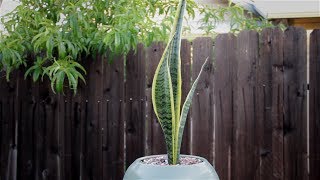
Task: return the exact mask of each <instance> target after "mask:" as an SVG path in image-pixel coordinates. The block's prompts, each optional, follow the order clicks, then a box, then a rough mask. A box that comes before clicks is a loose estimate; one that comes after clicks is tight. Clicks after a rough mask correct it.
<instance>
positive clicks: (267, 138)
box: [255, 29, 274, 180]
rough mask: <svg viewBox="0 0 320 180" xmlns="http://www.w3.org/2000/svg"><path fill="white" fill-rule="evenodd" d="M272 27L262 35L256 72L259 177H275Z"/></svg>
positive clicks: (267, 179)
mask: <svg viewBox="0 0 320 180" xmlns="http://www.w3.org/2000/svg"><path fill="white" fill-rule="evenodd" d="M272 34H273V30H272V29H264V30H263V31H262V33H261V35H260V42H259V44H260V45H259V59H258V62H257V71H256V72H257V74H256V76H257V77H256V78H257V79H256V125H257V126H256V132H255V135H256V137H257V141H256V143H255V145H256V149H257V150H258V152H257V153H258V155H259V156H258V157H257V158H258V159H259V164H257V166H258V168H257V169H258V170H257V171H258V172H257V174H256V178H257V179H266V180H269V179H273V175H272V172H273V165H272V162H273V159H272V155H273V154H272V127H273V126H272V111H271V109H272V108H271V107H272V82H273V81H272V65H273V61H272V58H273V55H272V50H273V49H274V48H272V46H273V43H272V42H271V37H272Z"/></svg>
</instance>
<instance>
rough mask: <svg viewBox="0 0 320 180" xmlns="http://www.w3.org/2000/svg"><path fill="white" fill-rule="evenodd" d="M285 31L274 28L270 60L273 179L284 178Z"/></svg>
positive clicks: (271, 37) (271, 38)
mask: <svg viewBox="0 0 320 180" xmlns="http://www.w3.org/2000/svg"><path fill="white" fill-rule="evenodd" d="M283 36H284V34H283V32H282V30H281V29H278V28H276V29H273V30H272V35H271V36H270V37H269V38H270V39H269V40H270V41H269V43H270V48H271V51H270V59H269V60H270V61H271V63H272V75H271V79H272V87H271V88H272V90H271V92H272V97H271V100H272V104H271V105H272V106H271V118H272V162H273V163H272V165H273V167H272V168H273V179H275V180H276V179H283V178H284V164H283V161H284V151H283V148H284V147H283V146H284V139H283V138H284V137H283V134H284V131H283V130H284V129H283V124H284V119H283V108H284V102H283V100H284V89H283V83H284V82H283Z"/></svg>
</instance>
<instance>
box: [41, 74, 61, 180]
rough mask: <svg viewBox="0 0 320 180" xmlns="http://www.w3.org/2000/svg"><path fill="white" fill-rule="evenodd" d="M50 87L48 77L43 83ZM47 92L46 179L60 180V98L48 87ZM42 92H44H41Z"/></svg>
mask: <svg viewBox="0 0 320 180" xmlns="http://www.w3.org/2000/svg"><path fill="white" fill-rule="evenodd" d="M41 86H42V87H43V88H44V87H49V86H50V83H49V82H48V79H46V81H45V82H43V83H42V85H41ZM46 90H47V94H44V96H43V97H42V99H43V103H41V105H42V108H43V113H44V118H45V120H46V121H47V123H46V127H45V131H46V174H45V175H44V179H46V180H59V174H58V173H59V171H58V170H59V159H60V154H59V150H60V147H59V126H58V124H59V121H58V120H59V119H58V106H59V105H58V98H57V96H55V95H54V94H53V93H52V92H51V90H50V89H49V88H47V89H46ZM41 94H42V93H41Z"/></svg>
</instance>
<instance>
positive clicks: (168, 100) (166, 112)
mask: <svg viewBox="0 0 320 180" xmlns="http://www.w3.org/2000/svg"><path fill="white" fill-rule="evenodd" d="M171 42H172V41H170V42H169V43H168V46H167V47H166V49H165V51H164V55H163V56H162V58H161V60H160V62H159V65H158V67H157V69H156V72H155V75H154V79H153V82H152V103H153V109H154V111H155V114H156V116H157V118H158V121H159V123H160V125H161V128H162V130H163V132H164V136H165V141H166V145H167V153H168V161H169V163H170V164H172V163H174V162H173V159H174V157H173V152H174V149H173V145H174V142H175V140H174V136H173V134H174V129H175V127H174V126H175V112H174V100H173V90H172V83H171V77H170V70H169V63H168V59H169V58H170V54H171V45H172V44H171Z"/></svg>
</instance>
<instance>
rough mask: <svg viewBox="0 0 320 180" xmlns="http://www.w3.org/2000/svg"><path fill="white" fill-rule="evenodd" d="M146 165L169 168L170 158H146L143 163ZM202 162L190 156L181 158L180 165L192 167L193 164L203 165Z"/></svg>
mask: <svg viewBox="0 0 320 180" xmlns="http://www.w3.org/2000/svg"><path fill="white" fill-rule="evenodd" d="M141 162H142V163H144V164H150V165H159V166H167V165H169V164H168V158H167V156H162V155H160V156H155V157H151V158H146V159H143V160H142V161H141ZM201 162H202V160H201V159H198V158H194V157H189V156H181V157H180V163H179V164H178V165H192V164H198V163H201Z"/></svg>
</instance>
